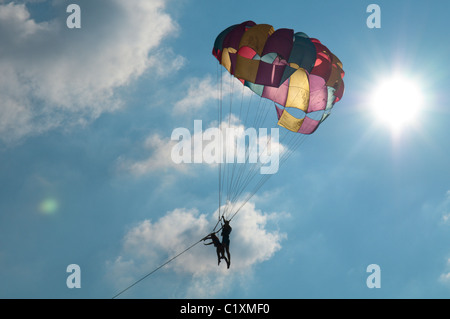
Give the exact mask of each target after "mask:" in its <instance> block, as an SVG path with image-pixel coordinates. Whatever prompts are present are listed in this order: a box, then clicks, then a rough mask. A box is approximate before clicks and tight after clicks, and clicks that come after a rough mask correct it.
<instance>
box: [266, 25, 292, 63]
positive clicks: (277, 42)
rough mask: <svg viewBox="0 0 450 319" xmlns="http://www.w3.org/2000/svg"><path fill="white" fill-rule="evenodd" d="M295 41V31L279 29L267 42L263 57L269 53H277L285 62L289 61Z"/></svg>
mask: <svg viewBox="0 0 450 319" xmlns="http://www.w3.org/2000/svg"><path fill="white" fill-rule="evenodd" d="M293 39H294V30H292V29H278V30H276V31H275V32H274V33H273V34H272V35H271V36H270V37H269V38H268V39H267V42H266V45H265V46H264V50H263V52H262V54H261V56H263V55H266V54H267V53H272V52H276V53H277V54H278V55H279V56H281V57H282V58H283V59H284V60H286V61H287V60H288V59H289V55H290V54H291V50H292V45H293Z"/></svg>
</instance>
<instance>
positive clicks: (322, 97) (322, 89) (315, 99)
mask: <svg viewBox="0 0 450 319" xmlns="http://www.w3.org/2000/svg"><path fill="white" fill-rule="evenodd" d="M327 101H328V89H327V86H326V85H325V80H324V79H322V78H321V77H320V76H317V75H314V74H310V75H309V105H308V110H307V113H309V112H314V111H320V110H325V108H326V107H327Z"/></svg>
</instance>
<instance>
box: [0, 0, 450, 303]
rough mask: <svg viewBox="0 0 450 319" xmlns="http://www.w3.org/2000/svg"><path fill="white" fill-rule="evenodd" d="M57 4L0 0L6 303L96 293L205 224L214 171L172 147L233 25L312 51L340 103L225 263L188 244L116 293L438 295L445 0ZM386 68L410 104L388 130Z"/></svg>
mask: <svg viewBox="0 0 450 319" xmlns="http://www.w3.org/2000/svg"><path fill="white" fill-rule="evenodd" d="M73 2H74V3H75V1H73ZM69 3H71V2H67V1H61V0H54V1H0V43H1V48H0V70H1V71H0V74H1V76H0V164H1V165H0V181H1V183H0V185H1V186H0V270H1V271H0V283H1V284H0V297H1V298H111V297H112V296H114V295H115V294H116V293H118V292H119V291H121V290H122V289H124V288H126V287H127V286H128V285H130V284H132V283H133V282H134V281H136V280H138V279H139V278H141V277H142V276H143V275H145V274H147V273H148V272H150V271H152V270H153V269H155V268H156V267H158V266H159V265H161V264H162V263H164V262H165V261H166V260H167V259H168V258H170V257H171V256H174V255H175V254H176V253H178V252H180V251H182V250H184V249H185V248H186V247H188V246H189V245H190V244H193V243H195V242H196V241H198V240H199V239H200V238H201V237H202V236H204V235H206V234H207V233H208V232H209V231H210V229H211V228H212V227H213V226H214V224H215V221H216V216H215V215H214V212H215V211H216V210H217V208H218V174H217V166H212V167H211V165H208V164H183V165H176V164H174V163H173V162H172V161H171V157H170V151H171V147H172V146H173V143H174V142H173V141H171V140H170V137H171V134H172V131H173V130H174V129H175V128H177V127H185V128H187V129H189V130H191V131H192V130H193V125H194V120H202V121H203V123H205V124H204V125H205V127H206V126H208V125H214V123H216V124H217V122H214V121H217V105H218V102H217V94H216V93H215V92H216V91H214V90H215V89H216V79H217V70H218V65H217V61H216V60H215V58H214V57H213V56H212V54H211V50H212V46H213V43H214V39H215V37H216V36H217V34H219V32H221V31H222V30H223V29H225V28H226V27H228V26H230V25H232V24H237V23H241V22H243V21H246V20H253V21H255V22H256V23H268V24H271V25H273V26H274V28H275V29H278V28H292V29H294V30H295V31H303V32H305V33H307V34H308V35H309V36H311V37H316V38H318V39H320V40H321V41H322V42H323V43H324V44H325V45H327V46H328V47H329V48H330V49H331V50H332V52H333V53H335V54H336V55H337V56H338V57H339V59H340V60H341V61H342V62H343V66H344V70H345V72H346V73H345V78H344V82H345V86H346V91H345V93H344V96H343V99H342V100H341V101H339V102H338V103H337V104H336V105H335V108H334V109H333V113H332V115H331V117H330V118H329V119H327V121H325V122H324V123H323V125H322V126H321V127H320V128H319V129H318V131H317V132H316V133H315V134H313V135H312V136H310V137H308V139H307V140H306V141H305V143H303V144H302V145H301V147H300V148H299V149H298V150H297V151H296V152H295V153H294V154H293V155H292V156H291V157H290V158H289V160H288V161H287V162H286V163H285V164H284V165H283V166H282V167H281V168H280V170H279V171H278V172H277V173H276V174H274V175H273V176H272V177H271V178H270V179H269V181H268V182H267V183H266V184H265V185H264V186H263V187H262V188H261V189H260V190H259V191H258V193H257V194H256V195H255V196H254V197H253V198H252V199H251V200H250V201H249V202H248V203H247V205H246V206H245V207H244V208H243V209H242V211H240V212H239V214H238V215H236V218H235V219H233V221H232V226H233V232H232V233H231V254H232V264H231V267H230V269H229V270H227V269H226V267H225V266H224V265H223V264H221V265H220V267H217V265H216V257H215V252H214V250H213V248H211V247H210V246H207V247H205V246H203V245H202V244H199V245H197V246H195V247H194V248H193V249H190V250H189V251H187V252H186V253H185V254H183V255H182V256H180V257H179V258H177V259H175V260H174V261H173V262H171V263H169V264H168V265H167V267H165V268H162V269H160V270H158V271H157V272H155V273H154V274H152V275H151V276H149V277H148V278H146V279H145V280H144V281H142V282H140V283H139V284H138V285H136V286H134V287H133V288H131V289H130V290H128V291H127V292H125V293H123V294H122V295H121V298H199V297H200V298H206V297H207V298H211V297H212V298H449V297H450V246H449V242H450V233H449V232H450V219H449V217H450V183H449V176H450V167H449V165H448V163H449V159H450V146H449V143H448V141H447V137H448V135H449V134H450V129H449V126H448V124H447V121H448V119H449V118H450V112H449V111H448V108H447V107H448V105H449V103H448V100H447V99H446V96H447V94H446V93H447V90H448V89H447V83H448V67H447V64H446V61H447V59H448V56H449V53H450V45H449V42H448V41H446V38H447V36H448V35H447V30H448V28H449V27H450V25H449V22H448V19H447V16H446V12H448V10H449V9H450V7H449V6H450V5H449V4H448V3H447V2H446V1H433V2H429V3H425V2H423V1H403V0H399V1H381V0H380V1H356V0H352V1H345V2H344V3H342V2H339V1H320V2H317V1H285V2H283V5H280V6H273V3H272V2H268V1H260V2H258V3H256V2H254V1H242V0H241V1H228V2H227V3H226V5H225V6H224V5H223V3H218V2H215V1H200V0H198V1H195V0H181V1H166V0H150V1H148V0H132V1H119V0H117V1H112V0H110V1H106V0H105V1H103V0H99V1H95V2H92V1H76V3H77V4H79V6H80V8H81V28H80V29H68V28H67V26H66V18H67V16H68V15H69V13H67V12H66V7H67V5H68V4H69ZM370 3H376V4H378V5H379V6H380V9H381V28H379V29H370V28H368V27H367V25H366V19H367V17H368V16H369V14H370V13H367V12H366V8H367V6H368V5H369V4H370ZM393 73H397V74H401V75H403V76H404V77H405V78H408V79H413V80H414V81H416V83H417V84H418V85H419V89H420V91H421V92H422V93H423V106H422V109H421V111H420V114H419V115H418V116H417V117H416V120H415V121H414V122H413V123H411V124H410V125H405V126H404V127H402V128H401V130H399V131H396V132H394V131H392V130H391V128H390V127H388V126H386V125H385V124H386V123H385V122H386V121H383V120H382V119H381V118H379V117H377V116H375V115H374V112H373V107H371V96H372V95H373V92H374V89H375V88H376V87H377V86H378V85H379V84H380V83H381V82H382V81H383V79H385V78H389V76H391V75H392V74H393ZM274 116H275V114H274ZM70 264H78V265H79V266H80V269H81V288H72V289H69V288H68V287H67V285H66V279H67V277H68V276H69V275H70V274H69V273H68V272H66V268H67V266H68V265H70ZM370 264H377V265H379V266H380V269H381V288H373V289H369V288H368V287H367V285H366V279H367V277H368V276H369V275H370V274H369V273H368V272H366V268H367V266H368V265H370Z"/></svg>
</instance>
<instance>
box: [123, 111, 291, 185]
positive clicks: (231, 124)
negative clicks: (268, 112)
mask: <svg viewBox="0 0 450 319" xmlns="http://www.w3.org/2000/svg"><path fill="white" fill-rule="evenodd" d="M198 123H200V122H198ZM200 125H201V126H200ZM195 126H196V124H195V122H194V131H193V132H191V131H189V130H188V129H187V128H178V129H180V131H178V129H175V130H174V131H173V134H172V135H173V136H172V137H171V138H163V137H161V136H160V135H159V134H153V135H150V136H149V137H148V138H147V139H146V142H145V143H144V149H146V150H149V152H150V155H149V156H148V157H147V158H146V159H143V160H137V161H133V160H129V159H125V158H123V157H121V158H119V160H118V162H119V167H120V168H121V169H124V170H127V171H130V172H131V173H133V174H135V175H138V176H140V175H145V174H148V173H153V172H157V171H161V170H164V171H168V170H176V171H178V172H183V173H189V172H192V170H189V169H188V166H190V168H192V164H196V163H197V164H198V163H206V164H208V165H209V166H211V167H215V166H216V165H217V163H218V161H220V158H221V156H220V154H219V153H220V149H221V145H222V154H223V156H222V163H224V162H225V163H243V162H245V163H246V165H247V167H246V170H254V171H258V170H260V169H261V170H263V169H266V170H268V169H267V168H268V167H270V168H271V169H272V172H274V173H276V172H277V171H278V164H276V165H275V164H273V162H275V161H277V156H276V154H279V155H278V157H279V156H281V154H282V153H283V152H285V151H286V150H287V147H286V146H284V145H282V144H280V143H279V141H276V140H275V138H273V139H272V138H271V137H269V135H271V134H272V132H271V131H270V130H268V131H267V134H268V136H267V138H263V136H260V135H259V134H260V132H259V131H258V130H256V129H255V130H249V132H246V129H247V128H245V127H244V125H242V123H241V122H240V120H239V119H238V118H237V117H236V116H234V115H233V114H231V115H230V116H229V120H228V118H227V119H225V120H224V121H222V123H221V124H220V126H219V127H220V136H222V139H223V142H222V144H219V140H220V139H219V138H217V136H219V129H218V126H217V122H212V123H211V124H210V125H209V126H208V127H206V126H204V125H203V122H202V123H201V124H198V127H197V128H196V127H195ZM210 128H212V129H216V130H215V131H209V132H208V129H210ZM230 129H231V130H230ZM207 132H208V133H207ZM211 132H214V133H211ZM228 132H230V134H229V135H227V134H228ZM210 133H211V134H214V137H211V136H209V134H210ZM178 134H180V135H178ZM246 134H247V135H246ZM249 134H253V137H254V139H252V141H254V142H255V143H256V144H250V142H249V141H247V139H248V140H250V138H248V137H247V138H246V136H249ZM172 138H173V139H172ZM199 140H200V141H201V142H200V143H201V146H200V147H196V145H197V143H196V141H199ZM238 141H240V142H238ZM199 145H200V144H199ZM246 147H248V149H247V148H246ZM272 164H273V165H272ZM271 166H273V167H271ZM246 170H244V172H245V171H246Z"/></svg>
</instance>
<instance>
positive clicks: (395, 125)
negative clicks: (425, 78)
mask: <svg viewBox="0 0 450 319" xmlns="http://www.w3.org/2000/svg"><path fill="white" fill-rule="evenodd" d="M370 103H371V108H372V110H373V112H374V113H375V115H376V117H377V118H378V120H380V121H381V122H383V123H385V124H387V125H388V126H389V127H390V128H391V130H392V131H394V132H399V131H401V130H402V129H403V128H405V127H406V126H409V125H411V124H413V123H414V121H415V120H417V119H418V117H419V113H420V110H421V108H422V105H423V95H422V92H421V90H420V87H419V86H418V85H417V83H416V82H415V81H414V80H412V79H409V78H406V77H403V76H398V75H395V76H392V77H390V78H387V79H385V80H382V81H380V83H379V85H378V86H377V87H376V89H375V91H374V92H373V96H372V98H371V102H370Z"/></svg>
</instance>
